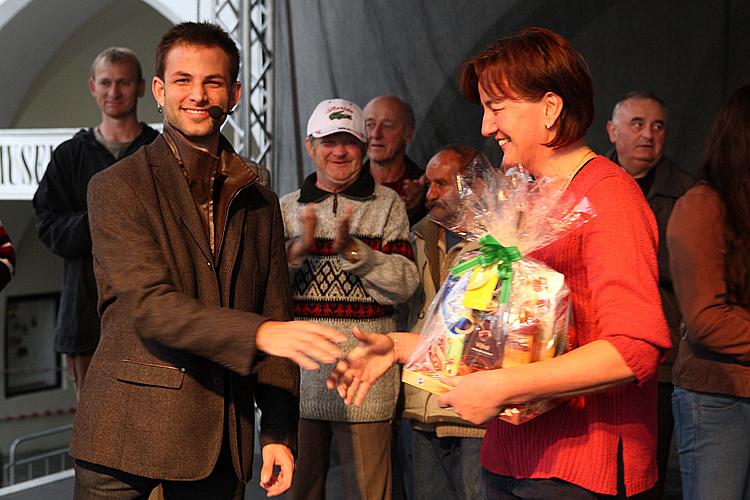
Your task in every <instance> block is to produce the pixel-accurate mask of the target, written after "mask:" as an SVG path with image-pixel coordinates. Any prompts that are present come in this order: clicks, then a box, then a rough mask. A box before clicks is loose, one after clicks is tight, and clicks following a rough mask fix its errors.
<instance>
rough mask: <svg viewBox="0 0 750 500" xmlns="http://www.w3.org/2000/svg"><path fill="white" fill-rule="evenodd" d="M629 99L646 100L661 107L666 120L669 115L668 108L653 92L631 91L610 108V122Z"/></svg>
mask: <svg viewBox="0 0 750 500" xmlns="http://www.w3.org/2000/svg"><path fill="white" fill-rule="evenodd" d="M630 99H648V100H650V101H654V102H655V103H657V104H658V105H659V106H661V109H662V111H664V118H667V117H668V115H669V108H668V107H667V105H666V103H665V102H664V101H662V100H661V98H660V97H659V96H658V95H656V94H654V93H653V92H648V91H644V90H631V91H630V92H628V93H627V94H625V95H624V96H622V99H620V100H619V101H617V102H616V103H615V105H614V107H613V108H612V120H614V119H615V113H617V110H618V109H620V107H621V106H622V104H623V103H624V102H625V101H629V100H630Z"/></svg>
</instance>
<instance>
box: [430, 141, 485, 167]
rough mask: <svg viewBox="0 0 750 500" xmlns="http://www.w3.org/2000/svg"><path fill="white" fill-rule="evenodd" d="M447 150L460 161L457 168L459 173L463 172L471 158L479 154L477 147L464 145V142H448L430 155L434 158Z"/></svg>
mask: <svg viewBox="0 0 750 500" xmlns="http://www.w3.org/2000/svg"><path fill="white" fill-rule="evenodd" d="M447 152H451V153H454V154H455V155H456V156H458V158H459V160H460V162H461V168H459V173H461V172H463V171H464V169H465V168H466V167H467V166H469V164H470V163H471V160H473V159H474V158H476V156H477V155H478V154H479V150H478V149H476V148H472V147H471V146H466V145H465V144H448V145H446V146H443V147H442V148H440V149H438V150H437V151H435V154H434V155H432V157H433V158H434V157H436V156H437V155H439V154H440V153H447Z"/></svg>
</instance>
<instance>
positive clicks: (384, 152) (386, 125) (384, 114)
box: [364, 96, 427, 226]
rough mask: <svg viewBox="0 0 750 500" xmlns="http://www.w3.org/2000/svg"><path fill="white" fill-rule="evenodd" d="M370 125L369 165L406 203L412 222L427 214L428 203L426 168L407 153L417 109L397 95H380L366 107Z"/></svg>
mask: <svg viewBox="0 0 750 500" xmlns="http://www.w3.org/2000/svg"><path fill="white" fill-rule="evenodd" d="M364 112H365V124H366V126H367V138H368V144H367V156H368V157H369V159H368V160H367V161H366V162H365V168H366V169H369V170H370V173H371V174H372V177H373V178H374V179H375V182H377V183H378V184H382V185H384V186H387V187H389V188H391V189H393V190H394V191H396V192H397V193H398V194H399V196H400V197H401V199H402V200H403V202H404V203H405V204H406V212H407V214H408V215H409V225H410V226H411V225H414V224H416V223H417V222H418V221H419V220H420V219H422V217H424V216H425V215H426V214H427V209H426V208H425V205H424V194H425V191H424V182H423V180H422V174H424V170H422V169H421V168H419V167H418V166H417V164H416V163H414V161H412V160H411V158H409V157H408V156H406V147H407V146H408V145H409V144H410V143H411V139H412V137H413V136H414V127H415V120H414V111H413V110H412V108H411V106H410V105H409V104H408V103H406V102H404V101H402V100H401V99H399V98H398V97H394V96H378V97H376V98H374V99H372V100H371V101H370V102H369V103H367V106H365V109H364Z"/></svg>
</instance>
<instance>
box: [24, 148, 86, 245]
mask: <svg viewBox="0 0 750 500" xmlns="http://www.w3.org/2000/svg"><path fill="white" fill-rule="evenodd" d="M68 149H69V148H68V146H67V143H63V144H61V145H60V146H58V148H57V149H55V151H54V153H53V154H52V160H51V161H50V163H49V166H48V167H47V170H46V172H45V173H44V177H42V180H41V182H40V183H39V187H38V188H37V191H36V193H35V194H34V199H33V206H34V211H35V212H36V220H37V224H36V226H37V233H38V234H39V239H40V240H42V242H43V243H44V244H45V245H46V246H47V248H49V249H50V250H51V251H52V253H54V254H56V255H58V256H60V257H63V258H75V257H81V256H85V255H89V254H91V234H90V232H89V221H88V213H87V211H86V210H85V209H84V210H81V209H80V208H77V207H75V206H74V203H73V200H74V196H73V195H74V193H73V187H72V186H71V182H72V181H73V179H71V175H70V169H71V168H73V167H75V165H69V164H70V163H71V162H72V159H71V158H70V155H69V154H66V152H67V151H68Z"/></svg>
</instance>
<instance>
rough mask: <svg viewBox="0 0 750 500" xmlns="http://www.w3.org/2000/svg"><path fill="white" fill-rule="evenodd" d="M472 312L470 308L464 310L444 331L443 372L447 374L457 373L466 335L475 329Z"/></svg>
mask: <svg viewBox="0 0 750 500" xmlns="http://www.w3.org/2000/svg"><path fill="white" fill-rule="evenodd" d="M472 316H473V314H472V311H471V310H468V309H467V310H466V311H465V312H464V316H463V317H462V318H461V319H459V320H458V321H457V322H456V324H454V325H453V327H451V329H450V330H449V331H448V332H446V336H445V365H443V373H444V374H445V375H448V376H451V377H452V376H453V375H456V374H458V370H459V367H460V366H461V359H462V358H463V354H464V343H465V340H466V336H467V335H469V334H470V333H471V332H472V331H474V329H475V324H474V320H473V318H472Z"/></svg>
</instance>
